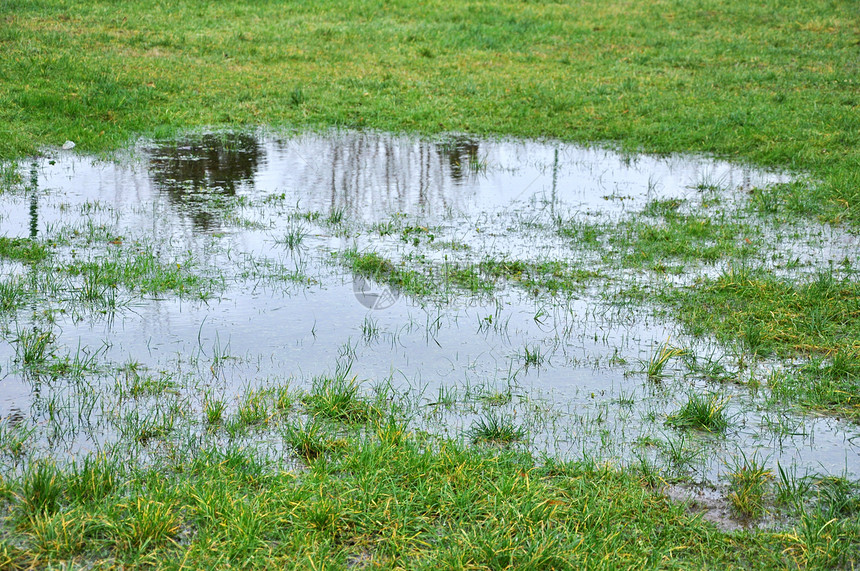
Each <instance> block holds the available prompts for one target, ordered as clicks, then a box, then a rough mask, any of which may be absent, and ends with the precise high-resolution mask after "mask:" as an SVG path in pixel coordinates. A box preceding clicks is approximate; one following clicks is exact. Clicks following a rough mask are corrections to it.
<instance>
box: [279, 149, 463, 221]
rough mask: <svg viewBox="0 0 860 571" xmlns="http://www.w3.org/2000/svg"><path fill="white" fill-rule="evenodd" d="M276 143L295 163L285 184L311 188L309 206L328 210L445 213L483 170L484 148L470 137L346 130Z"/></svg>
mask: <svg viewBox="0 0 860 571" xmlns="http://www.w3.org/2000/svg"><path fill="white" fill-rule="evenodd" d="M277 146H278V151H277V152H278V154H279V155H280V156H281V157H282V158H283V160H286V161H288V162H291V163H293V165H292V168H291V169H290V173H289V175H288V176H287V177H285V179H284V185H285V186H292V187H294V188H299V189H305V190H306V191H308V196H307V199H308V200H309V202H308V203H305V204H304V207H305V208H315V209H319V210H322V211H323V212H328V211H332V210H338V209H343V210H345V211H347V212H351V213H354V214H355V213H359V212H364V213H370V214H371V216H374V215H379V214H381V213H384V212H388V213H392V212H414V211H418V212H425V213H430V212H432V213H442V212H445V211H446V210H447V209H451V208H454V209H456V208H459V207H461V206H462V203H463V202H464V200H465V199H466V196H467V195H468V194H469V192H468V191H464V185H465V184H466V183H468V182H469V181H470V180H471V179H472V178H473V177H474V176H475V175H477V174H478V173H477V170H476V168H475V165H476V164H477V161H478V160H479V159H478V150H479V146H478V143H477V142H476V141H474V140H472V139H469V138H467V137H453V138H448V139H445V140H444V141H441V142H440V141H427V140H416V139H410V138H407V137H400V136H396V135H390V134H384V133H383V134H380V133H372V132H371V133H368V132H345V133H343V132H341V133H335V134H332V135H330V136H328V137H317V136H313V135H308V136H304V137H301V138H297V139H286V140H283V141H278V144H277ZM310 189H313V190H310Z"/></svg>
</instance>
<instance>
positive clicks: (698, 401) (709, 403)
mask: <svg viewBox="0 0 860 571" xmlns="http://www.w3.org/2000/svg"><path fill="white" fill-rule="evenodd" d="M727 402H728V399H727V398H726V397H723V396H721V395H718V394H704V395H703V394H699V393H696V392H691V393H690V394H689V395H688V397H687V402H686V403H684V405H683V406H682V407H681V408H679V409H678V410H677V411H675V412H674V413H672V414H670V415H669V417H668V418H667V419H666V424H668V425H670V426H674V427H676V428H692V429H695V430H703V431H706V432H724V431H725V430H726V429H727V428H728V427H729V418H728V416H727V415H726V412H725V408H726V404H727Z"/></svg>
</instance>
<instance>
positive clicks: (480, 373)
mask: <svg viewBox="0 0 860 571" xmlns="http://www.w3.org/2000/svg"><path fill="white" fill-rule="evenodd" d="M21 169H22V172H23V174H24V175H25V176H24V178H25V183H26V184H25V185H24V188H22V189H20V190H18V191H16V192H8V193H6V194H2V195H0V212H2V213H3V214H2V218H0V235H2V236H6V237H35V238H40V239H45V240H47V241H49V242H52V243H54V244H56V246H55V254H54V259H52V261H51V263H52V264H54V265H55V269H56V271H54V272H52V273H51V275H47V276H44V275H35V274H34V270H33V269H32V267H31V266H28V265H25V264H20V263H17V262H14V261H9V260H3V261H0V264H2V272H3V276H4V279H6V280H8V279H18V280H23V281H22V283H24V282H27V283H30V284H31V285H32V288H31V289H32V290H33V291H37V292H39V295H40V296H41V297H40V299H39V301H34V302H28V303H26V304H24V306H22V307H18V308H17V309H15V310H13V311H5V312H2V313H0V325H2V330H3V337H4V340H3V341H2V342H0V387H2V396H0V421H3V422H6V423H7V424H6V429H9V427H10V426H11V424H10V423H11V422H12V420H11V419H12V418H13V417H14V418H18V417H21V418H23V421H22V420H18V421H16V422H18V423H20V422H26V423H27V426H29V427H31V428H32V429H33V430H34V431H35V434H37V435H38V436H35V437H34V438H35V439H36V440H37V441H38V442H39V443H40V444H39V446H40V448H41V449H43V451H44V453H47V454H51V455H54V456H58V457H59V456H63V455H66V456H68V457H71V456H74V455H76V454H81V453H84V452H89V451H96V450H102V449H105V448H106V447H108V446H110V445H111V443H112V442H115V441H117V440H120V439H122V438H123V434H124V432H123V431H124V430H125V429H124V427H125V426H127V425H128V424H129V423H133V422H138V423H139V422H143V420H141V419H142V418H144V417H145V418H147V419H153V418H155V419H157V418H161V417H160V416H159V415H164V414H167V413H166V412H165V411H166V410H168V409H169V408H170V407H173V408H174V409H177V408H181V409H184V410H191V411H193V415H194V417H195V418H200V417H201V416H202V414H203V413H202V408H203V403H204V401H205V399H206V398H207V395H212V394H217V395H220V396H221V397H222V398H225V399H226V400H227V401H228V406H229V407H230V409H231V410H234V409H235V407H236V403H237V399H238V398H239V397H240V396H241V395H243V394H245V393H246V392H247V391H248V390H249V389H253V388H260V387H269V386H274V385H279V384H289V385H290V386H291V387H294V388H302V387H304V388H307V387H308V386H309V385H310V383H311V381H312V379H313V378H314V376H317V375H322V374H330V373H331V372H332V371H333V370H334V369H335V368H336V367H349V370H350V373H351V374H355V375H357V377H358V378H359V379H368V380H370V381H369V382H368V385H367V386H368V387H369V386H370V385H372V384H374V383H375V384H376V385H377V386H378V385H379V384H387V385H390V386H391V387H393V388H394V389H395V390H396V391H399V392H400V393H405V394H407V395H409V396H408V400H409V402H410V403H411V404H410V407H411V409H410V411H411V412H410V414H411V415H412V418H413V422H414V424H415V425H416V426H419V427H422V428H425V429H428V430H433V431H438V432H447V433H449V434H452V435H455V436H456V435H462V434H463V433H465V432H467V431H468V429H469V426H470V425H471V423H472V422H473V421H474V420H475V418H478V417H480V415H481V414H482V411H484V412H485V411H486V410H487V407H491V408H492V410H498V411H499V412H500V413H503V414H505V415H509V416H510V417H511V418H513V419H515V421H516V422H518V423H520V424H522V425H523V426H525V427H527V428H528V429H529V430H530V434H531V435H532V438H531V440H530V445H531V446H532V447H533V449H534V450H536V451H537V452H545V453H549V454H554V455H558V456H561V457H571V458H576V457H580V456H582V455H589V456H591V457H596V458H598V459H601V460H611V461H617V462H623V463H634V462H637V461H640V460H641V459H642V458H645V459H648V460H649V461H653V462H657V463H660V464H662V465H664V466H667V467H670V468H671V467H672V466H674V467H675V468H677V469H678V471H679V472H682V473H684V474H687V475H688V476H690V477H691V478H692V479H693V480H695V481H713V482H717V481H720V480H721V479H724V475H725V472H726V469H727V468H726V463H725V462H726V460H727V459H728V458H731V457H733V456H737V455H738V454H739V453H740V452H741V451H743V452H744V453H746V454H747V455H749V454H750V453H754V454H758V455H759V456H761V457H762V458H764V459H766V461H767V462H768V463H769V465H770V466H773V467H775V466H776V464H777V463H779V464H780V465H782V466H791V467H793V469H796V470H798V471H800V472H802V471H813V472H821V473H826V474H836V475H843V474H848V475H857V474H858V471H860V454H858V453H860V438H858V429H857V427H856V426H854V425H849V424H846V423H844V422H840V421H838V420H834V419H830V418H813V417H809V416H801V415H798V414H796V413H792V412H786V411H779V412H778V413H777V412H774V411H768V409H766V408H763V405H762V402H763V397H762V396H761V395H760V394H750V393H749V391H747V390H746V389H745V388H744V387H728V388H726V387H708V386H696V382H695V381H692V380H690V379H687V378H685V375H684V369H683V367H682V366H681V365H680V363H673V365H672V366H673V367H674V368H673V369H671V371H669V373H670V375H669V376H668V377H667V378H666V379H665V380H664V381H662V382H660V383H654V382H652V381H649V380H648V379H647V378H646V377H645V375H644V374H643V373H641V366H642V365H641V364H642V362H644V361H647V360H648V359H649V358H650V357H651V355H653V353H654V351H655V350H656V347H657V345H658V344H659V343H661V342H664V341H666V340H667V339H672V340H673V341H674V342H676V343H678V344H683V343H685V342H686V341H688V340H685V338H684V337H683V336H682V335H681V333H680V332H679V331H678V330H677V327H676V325H675V324H674V323H672V322H667V321H661V320H658V319H655V318H653V317H651V316H650V314H649V313H648V311H647V308H646V309H638V308H630V307H615V306H613V305H611V304H610V303H608V302H607V301H606V300H605V296H604V295H603V293H605V292H604V291H602V290H601V288H600V287H598V286H596V285H594V284H590V283H588V282H587V281H586V282H585V283H583V285H582V287H581V288H579V289H576V290H575V293H574V294H572V295H569V296H552V295H548V294H546V293H539V294H538V295H535V294H534V292H532V291H530V290H529V288H527V287H519V286H517V285H516V284H515V283H513V281H506V280H504V279H493V280H492V284H491V286H492V287H488V288H487V291H479V292H477V293H469V292H467V291H463V290H462V289H458V288H457V287H453V286H452V287H449V286H448V285H447V283H441V282H442V281H444V280H441V278H440V276H442V275H445V276H447V275H448V273H449V271H450V270H451V268H454V267H455V265H456V264H468V263H479V262H480V261H481V260H485V259H487V258H488V257H490V258H493V259H502V260H526V261H532V262H540V261H546V260H564V261H566V262H570V263H571V264H573V265H579V266H580V267H582V268H587V267H588V266H587V264H588V260H589V259H590V258H589V256H599V254H600V252H597V253H594V252H592V253H587V252H581V251H577V249H576V248H575V246H573V247H572V246H571V243H570V241H569V240H562V239H560V238H559V237H558V234H557V232H555V230H554V229H553V224H554V221H556V220H557V219H558V218H559V217H563V218H565V219H569V218H571V217H576V216H579V217H583V218H589V219H591V218H593V219H600V220H618V219H621V218H622V217H623V216H625V215H626V214H628V213H636V212H639V211H640V210H641V209H642V208H643V207H645V205H646V204H648V203H649V201H653V200H655V199H661V200H665V199H678V200H681V201H696V200H701V197H702V193H703V192H704V191H703V189H704V188H707V189H708V190H707V192H710V193H712V194H713V193H719V196H720V197H721V200H722V201H723V204H724V205H727V206H725V207H726V208H741V207H742V204H743V203H744V201H745V200H746V198H747V196H748V194H749V191H750V190H751V189H752V188H754V187H763V186H767V185H770V184H773V183H776V182H782V181H786V180H789V179H788V176H787V175H785V174H781V173H767V172H761V171H757V170H754V169H751V168H746V167H740V166H737V165H732V164H729V163H725V162H719V161H713V160H709V159H706V158H690V157H648V156H631V155H624V154H618V153H614V152H611V151H607V150H603V149H597V148H583V147H577V146H573V145H568V144H562V143H557V142H524V141H511V140H478V139H473V138H469V137H462V136H449V137H446V138H444V139H439V140H423V139H415V138H410V137H403V136H394V135H387V134H379V133H364V132H362V133H356V132H335V133H329V134H280V135H279V134H265V135H257V134H248V133H244V134H242V133H240V134H236V133H223V134H204V135H198V136H192V137H189V138H187V139H184V140H180V141H173V142H167V143H159V142H152V141H146V142H141V143H140V144H139V145H138V146H137V147H136V148H135V149H134V150H133V151H132V152H130V156H129V157H128V158H123V159H117V160H97V159H93V158H90V157H84V156H79V155H76V154H72V153H67V152H62V151H57V152H55V153H54V154H52V155H51V156H48V157H46V158H43V159H39V160H37V161H35V162H32V163H30V164H23V165H21ZM715 188H716V190H715ZM801 242H802V240H801ZM799 244H800V242H799ZM804 244H805V242H804ZM838 244H839V246H838V251H834V252H831V253H829V255H832V256H840V255H851V256H853V258H854V259H856V255H857V243H856V241H855V240H854V239H853V237H850V236H847V237H844V238H843V239H842V240H841V241H840V242H838ZM798 248H799V249H803V248H802V244H801V245H800V246H798ZM834 248H835V247H834ZM348 251H353V252H359V253H360V252H370V251H373V252H378V253H379V254H380V255H382V256H384V257H386V258H388V259H391V260H393V263H394V264H395V267H398V268H404V269H408V268H410V267H413V266H415V267H421V268H425V269H426V268H430V269H432V270H434V272H435V273H433V274H432V276H434V277H432V278H429V279H430V281H431V282H434V283H435V285H436V286H438V287H437V290H436V291H435V293H434V294H433V295H432V296H423V297H422V296H415V295H412V294H410V293H409V292H405V291H400V290H399V289H398V288H392V287H390V286H388V285H386V284H377V283H374V282H372V281H370V280H367V279H366V278H364V277H363V276H358V275H353V274H351V273H350V272H349V271H347V270H346V269H345V267H346V265H345V264H344V262H343V259H342V258H343V255H344V252H348ZM804 251H809V248H807V250H804ZM809 258H810V260H811V261H810V260H808V261H807V263H809V264H813V263H818V261H820V262H821V263H822V264H824V263H826V261H825V260H823V259H822V260H818V261H816V259H815V256H809ZM104 259H109V260H112V263H113V264H114V265H115V266H116V267H123V268H126V269H127V270H126V271H131V270H128V268H132V269H134V270H135V271H137V270H138V269H140V268H141V267H143V269H142V270H141V271H142V272H143V273H144V274H145V275H146V276H147V278H146V279H151V278H152V279H154V277H153V276H155V277H159V276H161V277H160V279H163V280H166V281H164V282H163V284H165V285H163V288H162V289H159V288H158V287H155V286H150V289H147V290H146V291H144V292H143V293H141V292H140V289H146V288H144V286H141V285H140V283H139V280H140V279H142V278H134V279H132V281H131V282H128V283H118V284H117V286H116V287H103V288H102V289H100V290H98V291H97V292H96V293H97V294H98V295H96V296H93V297H87V292H88V291H89V290H88V287H90V286H88V284H87V281H86V279H85V278H84V277H82V276H81V275H79V273H76V272H75V271H71V270H70V269H69V268H80V267H84V266H86V264H88V263H96V262H98V261H99V260H102V261H103V260H104ZM100 263H103V262H100ZM146 264H150V265H154V266H158V267H157V269H151V268H150V269H147V267H148V266H146ZM159 264H160V265H159ZM144 266H146V267H144ZM112 267H113V266H112ZM101 271H107V270H101ZM111 271H113V270H111ZM155 274H157V276H156V275H155ZM117 276H118V277H117V278H116V279H117V280H118V281H119V282H122V279H123V278H122V274H120V273H118V274H117ZM13 277H14V278H13ZM168 278H169V279H168ZM192 278H194V279H197V280H198V281H194V280H193V279H192ZM198 278H199V279H198ZM134 280H138V281H134ZM170 280H173V281H170ZM182 280H188V283H187V285H183V286H182V287H178V286H175V285H173V286H172V285H170V284H175V283H176V282H182ZM159 283H162V282H159ZM182 283H184V282H182ZM99 296H101V297H99ZM105 296H107V297H110V299H111V300H112V301H110V302H109V303H105V302H104V299H102V298H104V297H105ZM99 299H101V301H98V300H99ZM34 327H35V328H37V330H38V331H47V332H49V333H50V335H51V336H52V340H53V341H52V343H51V345H50V350H51V351H53V353H54V354H55V355H56V356H58V357H61V358H65V357H66V356H68V357H67V358H66V363H67V364H68V363H72V364H74V363H80V362H90V361H89V360H91V362H92V363H95V365H94V366H93V367H92V369H93V370H92V371H89V372H85V373H81V374H79V375H78V376H73V375H70V374H69V373H68V371H67V370H65V369H64V370H63V371H61V372H60V373H57V374H55V375H54V376H53V377H51V376H50V375H47V376H45V375H41V376H38V375H36V376H34V375H33V374H32V373H29V372H28V370H27V369H26V367H22V366H21V365H20V359H21V351H22V343H21V341H20V338H21V335H22V332H23V333H26V332H28V331H30V330H31V329H33V328H34ZM141 378H143V379H144V380H146V381H147V382H149V383H150V384H154V385H159V386H161V389H160V392H157V393H153V394H155V395H156V396H155V397H153V396H152V395H149V393H146V392H145V391H144V396H142V397H137V396H135V397H133V398H131V397H129V396H128V395H127V394H124V393H123V391H126V392H127V390H128V386H129V383H131V382H137V381H138V380H140V379H141ZM694 389H695V390H704V391H709V390H717V391H719V392H720V393H722V394H725V396H726V397H730V400H729V405H728V408H727V411H728V413H729V416H730V417H731V419H732V422H731V427H730V429H729V430H728V431H727V433H726V435H725V436H719V437H717V436H708V435H705V436H701V435H695V434H694V435H691V436H684V435H683V434H681V433H679V432H678V431H677V430H675V429H672V428H670V427H668V426H666V424H665V420H666V418H667V415H669V414H671V413H672V412H673V411H675V410H677V409H678V408H679V406H680V405H681V403H682V401H683V400H684V399H685V396H686V395H687V394H688V393H689V391H691V390H694ZM147 395H149V396H147ZM488 403H489V404H488ZM153 422H155V421H153ZM195 422H196V425H195V423H194V422H192V423H191V425H190V427H188V428H186V429H183V430H186V432H187V435H192V434H196V433H198V432H200V431H201V430H202V428H201V427H200V426H199V425H200V422H197V421H195ZM775 425H778V426H780V427H783V428H781V429H780V430H779V431H775V430H774V428H773V427H774V426H775ZM785 427H789V428H785ZM791 427H794V428H791ZM777 434H779V435H781V436H778V435H777ZM189 437H190V436H189ZM679 454H680V455H681V456H684V458H683V459H679V457H678V456H679ZM682 460H683V462H682ZM6 465H7V469H8V466H9V463H8V462H7V463H6Z"/></svg>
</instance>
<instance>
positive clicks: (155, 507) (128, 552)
mask: <svg viewBox="0 0 860 571" xmlns="http://www.w3.org/2000/svg"><path fill="white" fill-rule="evenodd" d="M490 424H493V423H492V422H490ZM501 424H503V425H505V426H507V424H508V423H501ZM398 426H399V425H398V424H397V423H394V424H380V428H379V430H377V431H375V432H374V433H373V435H371V434H368V433H366V432H365V431H362V430H347V431H346V432H343V430H341V435H342V436H341V437H340V438H342V439H343V443H342V444H340V445H336V444H335V445H332V444H331V437H330V435H329V433H328V430H329V429H327V428H325V427H324V425H322V424H320V421H318V420H315V419H312V418H311V419H307V420H306V421H304V422H297V423H295V424H293V425H292V426H291V428H290V429H289V430H288V432H287V439H288V441H289V442H290V445H291V446H293V447H294V448H295V449H296V451H297V453H298V454H299V455H300V456H301V457H302V458H303V459H304V461H306V462H307V463H308V468H307V469H306V470H304V471H303V472H302V473H301V474H300V475H298V474H296V473H295V472H292V471H288V470H283V469H278V467H277V466H272V465H269V464H268V463H266V462H265V461H264V460H261V458H260V456H259V455H258V454H257V453H255V451H254V449H253V448H245V449H240V448H237V447H232V446H228V447H226V448H224V447H217V448H215V447H204V448H202V449H200V450H199V452H198V453H197V454H196V455H194V456H189V457H184V458H177V459H175V460H168V458H167V457H165V458H164V459H163V460H161V461H160V462H165V463H164V464H160V465H159V466H158V467H155V466H153V467H151V468H148V469H147V468H132V469H131V471H130V472H129V471H128V470H127V469H126V468H121V467H119V466H117V465H115V464H113V463H112V462H111V461H110V460H108V459H107V458H105V457H103V456H93V457H87V458H86V459H83V460H82V461H81V462H80V463H79V464H76V465H75V466H72V467H70V468H69V469H68V470H63V469H60V468H57V467H56V466H54V465H52V464H50V463H44V462H42V463H35V464H33V467H32V468H31V469H29V470H28V471H26V472H25V473H24V474H22V475H21V476H20V477H18V478H15V479H12V480H10V481H8V482H6V483H5V486H6V488H7V489H8V490H10V492H11V495H10V496H9V497H8V499H6V500H5V501H6V502H7V505H8V506H9V507H10V508H11V509H12V510H13V513H15V514H17V519H16V522H17V525H16V526H15V528H14V529H9V530H8V531H7V532H6V533H5V534H4V537H3V540H2V542H3V549H2V551H0V556H2V557H4V559H3V561H2V562H3V565H4V568H7V569H24V568H26V567H28V566H31V565H33V564H47V565H61V564H63V562H69V561H72V560H74V561H80V560H86V561H88V562H90V564H92V565H96V566H98V565H104V564H108V563H110V564H114V565H115V564H117V563H121V564H123V565H125V566H126V567H146V566H156V567H162V566H170V565H172V563H170V562H176V563H177V564H178V562H179V561H186V562H188V561H193V562H194V565H195V566H196V567H204V568H218V567H224V566H237V565H240V566H242V567H244V568H258V567H259V568H263V567H271V566H290V567H294V566H295V565H296V559H295V558H296V554H297V553H301V556H300V559H301V560H300V561H299V566H307V567H308V568H313V567H314V566H319V565H321V564H323V563H324V562H325V564H327V565H336V566H337V567H348V566H350V565H353V564H354V563H351V562H354V561H364V562H368V563H372V564H375V565H381V566H385V567H408V568H413V569H424V568H438V567H440V566H441V567H445V568H452V567H453V568H459V567H490V568H505V567H511V566H513V567H516V568H532V567H535V568H547V567H549V568H553V567H556V568H557V567H561V568H566V567H569V566H576V567H583V568H590V567H591V566H592V565H595V563H593V561H594V558H597V560H598V561H603V560H611V561H616V560H618V558H619V557H621V554H623V559H624V563H625V565H626V564H630V565H633V566H635V567H642V566H646V567H647V566H653V565H654V564H655V563H657V562H655V560H654V558H655V557H658V558H659V560H660V561H659V566H670V567H674V566H689V567H713V566H716V565H726V566H730V567H734V566H743V567H745V568H749V566H750V564H752V565H753V566H754V568H762V569H766V568H776V567H781V566H787V565H788V566H790V565H801V566H807V565H808V566H809V567H810V568H823V567H826V566H828V565H839V564H850V562H852V561H856V560H855V558H854V557H853V555H852V549H854V548H856V546H857V544H858V543H857V542H858V537H860V536H858V529H857V525H856V523H852V522H851V521H850V519H848V518H847V517H843V518H841V519H839V520H838V521H837V522H833V523H831V524H830V525H827V526H824V527H821V528H816V526H818V525H819V524H823V523H824V522H823V520H822V519H821V518H820V517H819V516H817V515H815V513H817V512H815V513H812V514H811V515H809V517H808V518H807V519H806V520H804V521H805V523H803V524H801V526H799V527H798V528H797V530H796V533H769V532H758V533H756V534H755V535H754V536H752V535H750V534H743V535H738V534H734V533H727V532H722V531H719V530H717V529H716V528H715V527H713V526H712V525H711V524H708V523H707V522H704V521H703V520H702V519H701V518H700V517H699V516H698V515H696V514H692V513H690V512H689V511H688V510H687V509H686V508H685V506H683V505H681V504H675V503H673V502H671V501H669V500H667V499H666V498H665V497H664V496H662V495H661V494H659V493H655V492H654V491H652V490H651V489H650V487H649V486H647V485H643V482H642V481H641V480H640V479H639V477H638V476H636V475H635V474H629V475H628V474H625V473H622V472H619V471H617V470H615V469H612V468H610V467H608V466H603V465H599V464H595V463H590V462H567V463H562V462H558V461H549V462H547V463H543V464H538V463H536V461H535V459H533V458H532V457H530V456H529V455H528V454H524V453H522V452H514V451H509V450H506V449H505V448H499V447H484V446H476V447H468V446H464V445H462V444H457V443H455V442H453V441H446V440H442V441H438V440H435V439H432V438H428V437H427V436H426V435H422V434H420V433H414V432H404V431H402V429H400V428H398ZM508 432H510V431H509V430H507V429H505V430H498V431H495V430H494V431H492V433H493V435H495V437H498V435H499V434H502V433H504V436H505V438H506V440H510V438H509V437H510V434H508ZM514 432H516V431H514ZM513 436H514V437H518V436H519V433H515V434H513ZM847 509H848V510H851V509H854V508H847ZM844 513H845V514H846V515H848V514H850V513H853V512H851V511H845V512H844ZM617 521H624V522H625V526H624V527H623V528H621V529H619V528H618V527H617V526H616V524H615V523H614V522H617ZM816 529H818V533H816ZM598 566H599V565H598Z"/></svg>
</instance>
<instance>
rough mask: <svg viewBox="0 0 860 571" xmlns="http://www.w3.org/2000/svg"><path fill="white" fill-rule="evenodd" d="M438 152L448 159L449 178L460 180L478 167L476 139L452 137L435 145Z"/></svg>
mask: <svg viewBox="0 0 860 571" xmlns="http://www.w3.org/2000/svg"><path fill="white" fill-rule="evenodd" d="M437 149H438V150H439V154H440V155H442V156H443V157H445V158H446V159H448V164H449V165H450V167H451V178H453V179H454V180H455V181H456V182H462V181H463V180H464V179H467V178H468V177H469V176H470V175H473V174H475V172H477V170H478V169H479V168H480V164H481V163H480V159H479V158H478V141H476V140H474V139H470V138H468V137H463V136H459V137H454V138H452V139H449V140H447V141H443V142H442V143H439V144H438V145H437Z"/></svg>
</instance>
